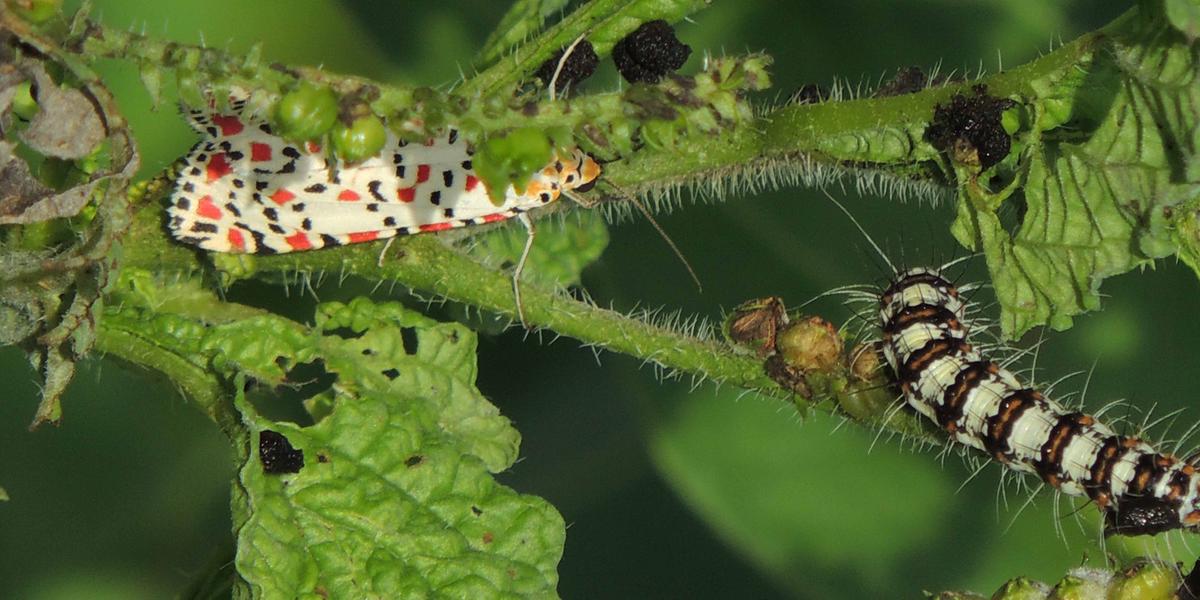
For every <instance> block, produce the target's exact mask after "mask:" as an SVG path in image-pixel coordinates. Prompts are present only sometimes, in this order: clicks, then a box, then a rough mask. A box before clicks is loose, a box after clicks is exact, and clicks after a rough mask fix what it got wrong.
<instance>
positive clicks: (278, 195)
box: [270, 188, 296, 206]
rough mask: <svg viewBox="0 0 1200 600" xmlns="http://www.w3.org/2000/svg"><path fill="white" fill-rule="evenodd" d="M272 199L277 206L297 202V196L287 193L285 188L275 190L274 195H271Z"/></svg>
mask: <svg viewBox="0 0 1200 600" xmlns="http://www.w3.org/2000/svg"><path fill="white" fill-rule="evenodd" d="M270 198H271V200H272V201H273V202H274V203H275V204H278V205H280V206H283V205H284V204H287V203H288V202H291V201H292V200H295V199H296V195H295V194H293V193H291V192H289V191H287V190H286V189H284V188H279V189H277V190H275V193H274V194H271V196H270Z"/></svg>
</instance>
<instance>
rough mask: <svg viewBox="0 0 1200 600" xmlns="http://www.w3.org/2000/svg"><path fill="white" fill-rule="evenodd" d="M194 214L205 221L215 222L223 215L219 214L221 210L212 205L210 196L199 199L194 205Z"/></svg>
mask: <svg viewBox="0 0 1200 600" xmlns="http://www.w3.org/2000/svg"><path fill="white" fill-rule="evenodd" d="M196 214H198V215H200V216H202V217H204V218H205V219H212V220H214V221H217V220H219V219H220V218H221V215H222V214H223V213H222V212H221V209H220V208H218V207H217V205H216V204H214V203H213V200H212V196H205V197H203V198H201V199H200V202H199V203H198V204H197V205H196Z"/></svg>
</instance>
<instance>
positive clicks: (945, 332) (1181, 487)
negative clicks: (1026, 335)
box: [878, 268, 1200, 535]
mask: <svg viewBox="0 0 1200 600" xmlns="http://www.w3.org/2000/svg"><path fill="white" fill-rule="evenodd" d="M968 309H969V303H968V302H967V301H966V300H965V299H964V298H963V297H962V295H961V294H960V293H959V290H958V288H957V287H956V286H955V285H954V284H953V283H951V282H950V281H949V280H948V279H946V278H945V277H944V276H943V275H942V273H941V272H940V270H937V269H929V268H913V269H908V270H905V271H902V272H899V274H898V275H897V276H896V277H895V278H894V279H893V280H892V281H891V282H890V284H889V285H888V286H887V287H886V288H884V289H883V291H882V292H881V293H880V294H879V296H878V311H879V312H878V316H879V323H880V329H881V334H882V335H881V341H880V347H881V350H882V353H883V355H884V358H885V360H886V363H887V365H888V367H890V370H891V374H892V376H893V377H894V382H895V384H896V385H897V386H898V387H899V388H900V390H901V392H902V394H903V397H904V400H905V401H906V402H907V404H908V405H909V406H911V407H912V408H913V409H914V410H916V411H917V412H918V413H920V414H922V415H924V416H925V417H926V418H928V419H929V420H931V421H932V422H933V423H935V424H936V425H937V426H938V427H940V428H941V429H943V430H944V431H946V432H947V433H949V434H950V437H951V439H952V440H953V441H955V442H958V443H960V444H964V445H967V446H970V447H972V448H975V449H977V450H980V451H983V452H985V453H987V454H988V455H990V456H991V458H993V459H995V460H996V461H997V462H1000V463H1001V464H1003V465H1005V466H1006V467H1008V468H1010V469H1013V470H1015V471H1018V472H1024V473H1031V474H1035V475H1037V476H1038V477H1040V478H1041V480H1042V481H1044V482H1046V483H1047V484H1049V485H1050V486H1052V487H1054V488H1055V489H1057V490H1059V491H1061V492H1063V493H1065V494H1068V495H1071V496H1086V497H1087V498H1089V499H1091V500H1092V501H1093V502H1095V503H1096V506H1097V507H1099V508H1100V509H1101V511H1102V512H1103V513H1104V515H1105V521H1106V528H1105V529H1106V533H1108V534H1114V533H1115V534H1122V535H1140V534H1155V533H1159V532H1163V531H1169V530H1173V529H1189V530H1193V531H1197V530H1200V473H1198V472H1197V470H1196V468H1195V467H1193V466H1192V465H1191V464H1189V463H1188V462H1187V461H1184V460H1181V459H1179V458H1177V457H1175V456H1173V455H1171V454H1166V453H1161V452H1159V451H1158V450H1156V449H1155V448H1154V447H1152V446H1151V445H1150V444H1148V443H1147V442H1145V441H1142V440H1141V439H1138V438H1136V437H1131V436H1125V435H1119V434H1117V433H1115V432H1114V431H1113V430H1112V429H1111V428H1110V427H1109V426H1107V425H1105V424H1104V423H1101V422H1100V421H1098V420H1097V419H1096V418H1094V417H1092V416H1090V415H1087V414H1084V413H1082V412H1077V411H1070V410H1067V409H1065V408H1064V407H1063V406H1061V405H1060V404H1058V403H1057V402H1055V401H1054V400H1052V399H1050V398H1047V397H1046V396H1045V395H1043V394H1042V393H1041V392H1039V391H1038V390H1036V389H1033V388H1031V387H1027V386H1026V385H1024V384H1023V383H1022V382H1021V381H1020V379H1019V378H1018V377H1017V376H1016V375H1015V374H1014V373H1013V372H1012V371H1009V370H1008V369H1007V368H1005V367H1004V366H1002V365H1000V364H999V363H997V362H995V361H993V360H991V359H989V358H988V357H986V356H985V355H984V354H983V353H982V352H981V351H980V350H979V349H977V348H976V347H975V346H974V345H972V342H971V340H970V333H971V331H970V329H971V328H970V326H969V324H968V321H967V318H966V315H967V311H968Z"/></svg>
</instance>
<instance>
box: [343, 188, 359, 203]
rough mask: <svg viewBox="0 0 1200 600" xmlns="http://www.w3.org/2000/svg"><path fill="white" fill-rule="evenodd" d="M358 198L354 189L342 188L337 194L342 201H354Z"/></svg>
mask: <svg viewBox="0 0 1200 600" xmlns="http://www.w3.org/2000/svg"><path fill="white" fill-rule="evenodd" d="M359 198H360V196H359V195H358V192H355V191H354V190H342V191H341V193H339V194H338V200H341V201H342V202H354V201H356V200H358V199H359Z"/></svg>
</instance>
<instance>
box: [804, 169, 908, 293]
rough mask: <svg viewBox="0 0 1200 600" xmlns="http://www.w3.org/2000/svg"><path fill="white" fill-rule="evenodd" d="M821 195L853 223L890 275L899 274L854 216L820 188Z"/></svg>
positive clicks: (826, 191)
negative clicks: (890, 272) (889, 270)
mask: <svg viewBox="0 0 1200 600" xmlns="http://www.w3.org/2000/svg"><path fill="white" fill-rule="evenodd" d="M821 193H822V194H825V197H826V198H829V201H830V202H832V203H834V205H835V206H837V207H838V208H840V209H842V212H843V213H846V216H847V217H849V218H850V222H851V223H854V226H855V227H857V228H858V232H859V233H861V234H863V237H865V238H867V243H869V244H871V247H872V248H874V249H875V252H876V253H877V254H879V257H880V258H882V259H883V263H884V264H886V265H887V266H888V268H889V269H891V270H892V274H896V273H899V272H900V271H897V270H896V265H893V264H892V261H891V260H890V259H888V257H887V255H886V254H884V253H883V249H881V248H880V247H879V244H876V243H875V240H873V239H871V236H870V235H868V234H867V230H866V229H864V228H863V226H862V225H861V224H860V223H859V222H858V219H855V218H854V215H852V214H850V211H849V210H848V209H847V208H846V207H845V206H842V203H841V202H838V201H837V199H836V198H834V197H833V195H832V194H830V193H829V191H828V190H826V189H825V188H821Z"/></svg>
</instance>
